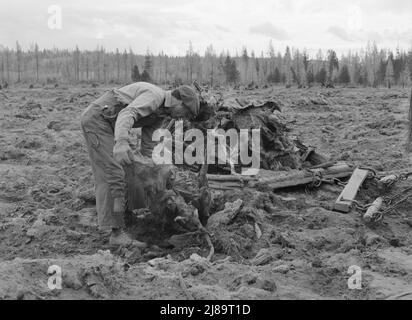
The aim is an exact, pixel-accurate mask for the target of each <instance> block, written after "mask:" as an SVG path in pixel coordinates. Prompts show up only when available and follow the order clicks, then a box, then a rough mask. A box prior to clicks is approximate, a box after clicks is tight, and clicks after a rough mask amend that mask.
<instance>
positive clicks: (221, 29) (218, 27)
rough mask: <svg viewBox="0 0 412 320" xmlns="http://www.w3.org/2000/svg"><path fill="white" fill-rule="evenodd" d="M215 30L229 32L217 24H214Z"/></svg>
mask: <svg viewBox="0 0 412 320" xmlns="http://www.w3.org/2000/svg"><path fill="white" fill-rule="evenodd" d="M215 27H216V29H218V30H219V31H223V32H231V31H230V29H229V28H226V27H223V26H221V25H219V24H215Z"/></svg>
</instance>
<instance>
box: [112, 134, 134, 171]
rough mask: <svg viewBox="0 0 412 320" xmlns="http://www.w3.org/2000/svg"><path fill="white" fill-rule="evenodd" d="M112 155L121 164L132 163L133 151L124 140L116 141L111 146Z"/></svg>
mask: <svg viewBox="0 0 412 320" xmlns="http://www.w3.org/2000/svg"><path fill="white" fill-rule="evenodd" d="M113 157H114V160H116V161H117V162H118V163H120V164H121V165H122V166H124V165H130V164H132V162H133V160H134V156H133V151H132V149H131V148H130V146H129V143H128V142H127V141H126V140H120V141H117V142H116V144H115V145H114V148H113Z"/></svg>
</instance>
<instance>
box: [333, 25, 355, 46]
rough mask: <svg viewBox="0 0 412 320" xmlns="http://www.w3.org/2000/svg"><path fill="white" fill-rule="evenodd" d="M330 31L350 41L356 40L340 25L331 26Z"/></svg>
mask: <svg viewBox="0 0 412 320" xmlns="http://www.w3.org/2000/svg"><path fill="white" fill-rule="evenodd" d="M328 32H329V33H331V34H333V35H334V36H335V37H337V38H339V39H341V40H345V41H349V42H353V41H354V40H355V39H354V37H353V36H352V35H351V34H349V33H348V32H347V31H346V30H345V29H344V28H341V27H338V26H332V27H330V28H329V29H328Z"/></svg>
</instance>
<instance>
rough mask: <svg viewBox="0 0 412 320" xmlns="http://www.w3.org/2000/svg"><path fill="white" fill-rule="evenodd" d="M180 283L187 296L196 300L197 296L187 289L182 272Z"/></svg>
mask: <svg viewBox="0 0 412 320" xmlns="http://www.w3.org/2000/svg"><path fill="white" fill-rule="evenodd" d="M179 284H180V288H182V290H183V291H184V293H185V295H186V297H187V299H188V300H195V298H194V297H193V295H192V294H191V293H190V291H189V290H188V289H187V286H186V283H185V280H184V279H183V276H182V274H181V273H179Z"/></svg>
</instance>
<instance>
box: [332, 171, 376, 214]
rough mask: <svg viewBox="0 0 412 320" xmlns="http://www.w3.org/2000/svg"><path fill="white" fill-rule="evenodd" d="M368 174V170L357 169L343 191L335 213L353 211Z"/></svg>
mask: <svg viewBox="0 0 412 320" xmlns="http://www.w3.org/2000/svg"><path fill="white" fill-rule="evenodd" d="M368 174H369V171H368V170H364V169H359V168H356V169H355V171H354V172H353V174H352V177H351V178H350V180H349V182H348V184H347V185H346V187H345V189H344V190H343V191H342V193H341V194H340V195H339V197H338V199H337V200H336V203H335V206H334V210H335V211H339V212H343V213H348V212H349V211H350V210H351V208H352V205H353V201H354V200H355V198H356V195H357V194H358V191H359V188H360V187H361V185H362V184H363V182H364V181H365V179H366V177H367V176H368Z"/></svg>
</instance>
